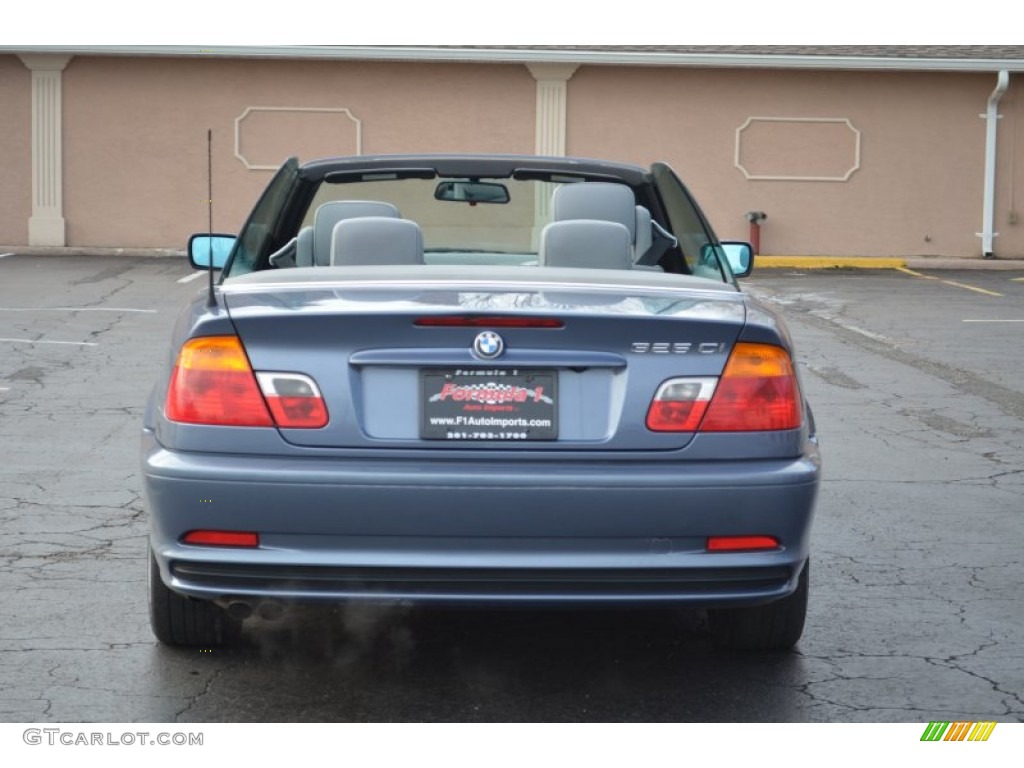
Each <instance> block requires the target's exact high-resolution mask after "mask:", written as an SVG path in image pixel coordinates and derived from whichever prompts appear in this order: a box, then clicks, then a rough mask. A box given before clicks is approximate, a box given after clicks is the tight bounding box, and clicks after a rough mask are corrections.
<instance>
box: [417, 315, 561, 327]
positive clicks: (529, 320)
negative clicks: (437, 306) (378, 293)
mask: <svg viewBox="0 0 1024 768" xmlns="http://www.w3.org/2000/svg"><path fill="white" fill-rule="evenodd" d="M413 324H414V325H417V326H419V327H423V328H485V327H486V328H562V327H564V326H565V323H563V322H562V321H561V320H559V319H557V318H554V317H510V316H498V317H476V316H469V315H439V316H436V317H434V316H427V317H418V318H416V321H415V322H414V323H413Z"/></svg>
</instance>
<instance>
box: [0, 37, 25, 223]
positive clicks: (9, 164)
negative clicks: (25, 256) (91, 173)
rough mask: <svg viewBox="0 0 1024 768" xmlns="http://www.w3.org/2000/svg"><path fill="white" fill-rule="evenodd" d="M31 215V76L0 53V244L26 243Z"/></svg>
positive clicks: (17, 60) (23, 67) (11, 58)
mask: <svg viewBox="0 0 1024 768" xmlns="http://www.w3.org/2000/svg"><path fill="white" fill-rule="evenodd" d="M31 215H32V75H31V73H30V72H29V71H28V70H27V69H26V68H25V66H24V65H23V64H22V63H21V60H20V59H19V58H18V57H17V56H2V55H0V243H27V242H28V218H29V216H31Z"/></svg>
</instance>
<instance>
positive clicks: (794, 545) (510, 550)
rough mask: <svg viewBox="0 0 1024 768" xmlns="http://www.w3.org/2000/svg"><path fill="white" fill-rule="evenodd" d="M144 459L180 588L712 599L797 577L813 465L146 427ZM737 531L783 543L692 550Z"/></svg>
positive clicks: (782, 590) (752, 600)
mask: <svg viewBox="0 0 1024 768" xmlns="http://www.w3.org/2000/svg"><path fill="white" fill-rule="evenodd" d="M143 472H144V482H145V491H146V497H147V504H148V508H149V511H150V514H151V543H152V546H153V552H154V554H155V555H156V559H157V562H158V564H159V566H160V571H161V575H162V577H163V579H164V581H165V583H166V584H167V585H168V586H169V587H171V588H172V589H174V590H176V591H178V592H181V593H183V594H186V595H191V596H193V597H199V598H206V599H216V600H230V599H232V598H236V597H244V598H249V599H252V598H273V599H280V600H300V601H307V600H314V601H315V600H328V601H334V600H346V599H354V598H364V599H371V600H403V601H405V600H408V601H415V602H424V603H467V602H468V603H526V604H530V603H533V604H537V603H552V602H554V603H582V604H596V603H612V604H677V605H694V606H721V605H742V604H756V603H761V602H767V601H771V600H775V599H778V598H781V597H785V596H786V595H788V594H789V593H791V592H792V591H793V590H794V589H795V588H796V581H797V577H798V576H799V573H800V570H801V568H802V567H803V564H804V562H805V561H806V559H807V555H808V538H809V533H810V526H811V520H812V517H813V509H814V502H815V497H816V494H817V489H818V481H819V474H820V469H819V463H818V460H817V456H816V455H808V456H804V457H801V458H798V459H788V460H773V461H765V460H758V461H744V462H706V463H704V462H700V463H698V462H671V461H662V462H641V461H600V462H598V461H587V462H565V461H555V460H554V459H553V458H552V460H550V461H543V460H541V461H522V462H520V461H516V462H510V461H504V462H496V461H478V462H470V461H462V462H452V461H443V460H435V459H425V460H422V461H409V460H401V461H396V460H393V459H325V458H305V457H303V458H263V457H253V456H228V455H221V454H199V453H179V452H173V451H168V450H166V449H164V448H162V447H160V446H159V445H158V444H157V443H156V442H155V441H153V440H152V438H151V437H150V436H147V437H146V438H145V440H144V450H143ZM193 529H217V530H241V531H255V532H257V533H259V535H260V547H259V548H257V549H230V548H214V547H195V546H187V545H182V544H181V543H180V538H181V536H182V535H183V534H184V533H186V532H187V531H189V530H193ZM751 534H760V535H771V536H775V537H776V538H777V539H778V540H779V541H780V542H781V547H780V548H779V549H777V550H772V551H768V552H744V553H709V552H707V551H706V550H705V543H706V539H707V537H708V536H725V535H751Z"/></svg>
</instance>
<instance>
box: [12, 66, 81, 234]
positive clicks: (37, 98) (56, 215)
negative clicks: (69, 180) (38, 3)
mask: <svg viewBox="0 0 1024 768" xmlns="http://www.w3.org/2000/svg"><path fill="white" fill-rule="evenodd" d="M20 58H21V61H22V63H24V65H25V66H26V67H28V68H29V69H30V70H32V216H31V218H30V219H29V220H28V244H29V245H56V246H63V245H65V243H66V240H65V236H64V189H63V176H62V174H63V158H64V148H63V142H62V133H61V128H62V125H61V101H62V99H61V77H62V75H61V73H62V72H63V71H64V67H66V66H67V63H68V62H69V61H70V60H71V57H70V56H50V55H42V54H24V55H22V56H21V57H20Z"/></svg>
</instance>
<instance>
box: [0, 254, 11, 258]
mask: <svg viewBox="0 0 1024 768" xmlns="http://www.w3.org/2000/svg"><path fill="white" fill-rule="evenodd" d="M13 255H14V254H13V253H0V259H6V258H7V257H8V256H13Z"/></svg>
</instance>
